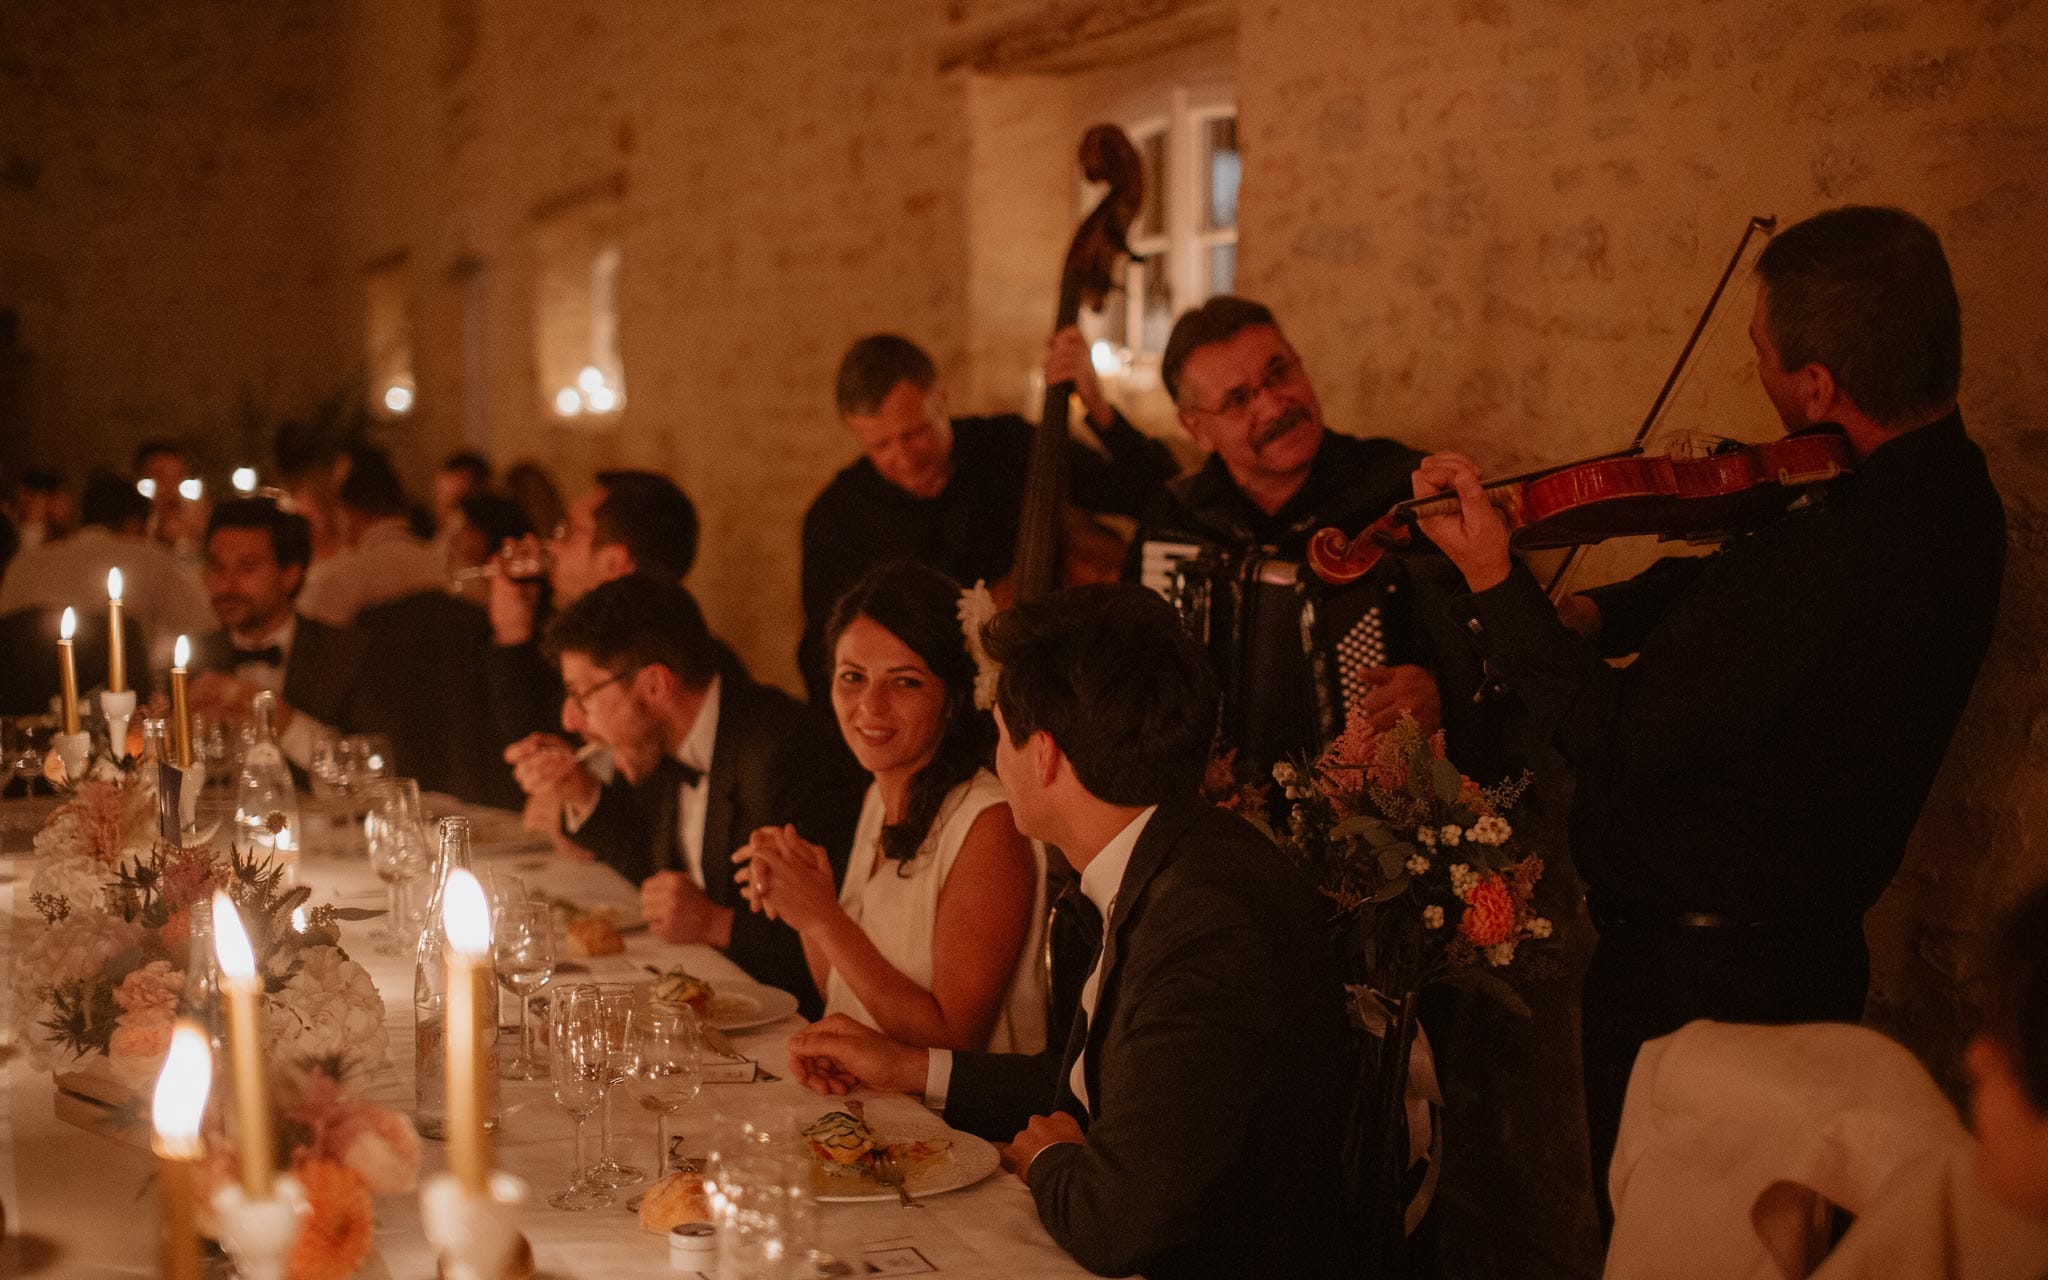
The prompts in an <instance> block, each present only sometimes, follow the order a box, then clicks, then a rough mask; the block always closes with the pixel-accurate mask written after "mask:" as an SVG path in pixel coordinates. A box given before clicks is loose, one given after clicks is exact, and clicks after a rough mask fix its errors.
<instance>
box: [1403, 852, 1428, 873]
mask: <svg viewBox="0 0 2048 1280" xmlns="http://www.w3.org/2000/svg"><path fill="white" fill-rule="evenodd" d="M1408 874H1409V875H1413V876H1420V875H1428V874H1429V859H1428V858H1425V857H1423V856H1422V855H1421V854H1419V853H1415V854H1410V855H1409V856H1408Z"/></svg>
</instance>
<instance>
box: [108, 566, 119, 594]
mask: <svg viewBox="0 0 2048 1280" xmlns="http://www.w3.org/2000/svg"><path fill="white" fill-rule="evenodd" d="M120 598H121V571H120V570H119V569H109V570H107V599H109V600H119V599H120Z"/></svg>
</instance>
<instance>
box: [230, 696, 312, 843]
mask: <svg viewBox="0 0 2048 1280" xmlns="http://www.w3.org/2000/svg"><path fill="white" fill-rule="evenodd" d="M235 825H236V827H237V828H239V830H240V839H241V842H242V843H243V844H245V845H247V846H249V847H250V849H251V850H252V851H254V852H257V853H261V854H263V855H265V856H267V857H270V858H271V859H273V860H274V861H276V863H277V864H278V865H279V866H281V867H283V868H284V869H285V883H287V884H296V883H297V882H298V864H299V844H300V840H299V836H300V833H301V832H302V831H303V830H304V828H302V827H301V826H300V825H299V795H298V792H297V791H296V790H295V789H294V788H293V786H292V770H291V766H290V765H289V764H287V763H285V758H284V749H283V748H282V747H280V746H278V745H277V695H276V694H274V693H272V692H270V691H269V690H268V689H266V690H264V691H263V692H261V693H258V694H257V695H256V704H255V711H254V714H253V716H252V717H251V720H250V726H249V737H248V742H247V744H246V745H245V746H244V747H243V748H242V773H241V777H240V778H239V779H237V781H236V783H235Z"/></svg>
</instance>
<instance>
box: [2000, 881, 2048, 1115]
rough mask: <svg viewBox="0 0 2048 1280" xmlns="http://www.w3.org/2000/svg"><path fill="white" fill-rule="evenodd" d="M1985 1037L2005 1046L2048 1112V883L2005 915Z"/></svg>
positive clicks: (2031, 1094)
mask: <svg viewBox="0 0 2048 1280" xmlns="http://www.w3.org/2000/svg"><path fill="white" fill-rule="evenodd" d="M1987 1014H1988V1019H1987V1021H1986V1023H1985V1026H1984V1033H1985V1034H1986V1035H1988V1036H1990V1037H1991V1038H1992V1039H1993V1040H1996V1041H1998V1042H1999V1043H2001V1044H2003V1045H2004V1046H2005V1048H2006V1051H2007V1052H2008V1053H2009V1054H2010V1055H2011V1056H2012V1062H2013V1070H2014V1072H2015V1073H2016V1074H2017V1075H2018V1076H2019V1078H2020V1084H2021V1086H2022V1087H2023V1088H2024V1089H2025V1090H2026V1093H2027V1100H2028V1101H2029V1102H2031V1103H2032V1104H2033V1106H2034V1110H2036V1111H2040V1112H2043V1113H2048V884H2044V885H2042V886H2040V887H2039V888H2037V889H2035V890H2034V891H2033V892H2032V893H2030V894H2028V895H2027V896H2026V897H2025V898H2023V899H2021V901H2020V904H2019V906H2017V907H2015V908H2013V910H2012V912H2011V914H2009V915H2007V916H2006V917H2005V922H2004V924H2003V925H2002V926H2001V927H2000V929H1999V931H1998V939H1997V941H1996V943H1995V944H1994V945H1993V949H1992V956H1991V1002H1990V1005H1989V1008H1988V1009H1987Z"/></svg>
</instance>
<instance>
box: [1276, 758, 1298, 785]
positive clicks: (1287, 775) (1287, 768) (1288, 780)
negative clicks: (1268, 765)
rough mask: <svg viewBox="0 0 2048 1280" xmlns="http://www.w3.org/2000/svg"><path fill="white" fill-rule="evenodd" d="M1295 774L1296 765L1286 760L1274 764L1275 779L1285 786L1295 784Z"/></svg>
mask: <svg viewBox="0 0 2048 1280" xmlns="http://www.w3.org/2000/svg"><path fill="white" fill-rule="evenodd" d="M1295 776H1296V775H1295V772H1294V766H1293V765H1291V764H1289V763H1287V762H1286V761H1285V760H1282V761H1281V762H1280V763H1279V764H1276V765H1274V766H1273V781H1275V782H1277V783H1279V784H1280V785H1281V786H1283V787H1285V786H1291V785H1293V782H1294V779H1295Z"/></svg>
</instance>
